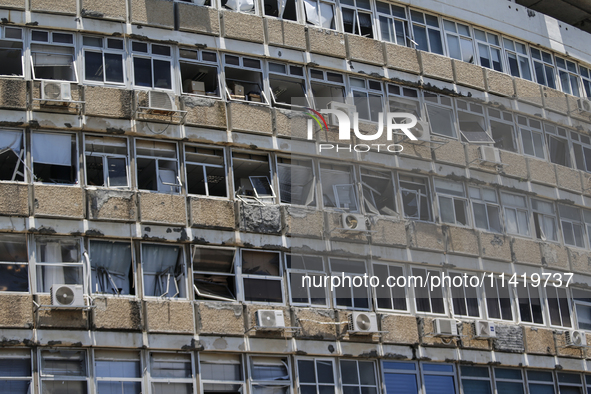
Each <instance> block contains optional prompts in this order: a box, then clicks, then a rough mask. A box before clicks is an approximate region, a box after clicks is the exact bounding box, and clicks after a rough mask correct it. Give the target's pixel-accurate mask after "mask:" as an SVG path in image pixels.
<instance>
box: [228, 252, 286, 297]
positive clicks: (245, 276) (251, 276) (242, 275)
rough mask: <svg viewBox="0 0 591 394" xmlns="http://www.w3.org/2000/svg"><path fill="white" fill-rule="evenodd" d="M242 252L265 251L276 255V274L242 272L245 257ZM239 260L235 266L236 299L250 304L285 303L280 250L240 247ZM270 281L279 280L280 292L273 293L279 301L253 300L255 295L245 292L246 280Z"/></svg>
mask: <svg viewBox="0 0 591 394" xmlns="http://www.w3.org/2000/svg"><path fill="white" fill-rule="evenodd" d="M244 252H247V253H248V252H255V253H265V254H269V255H270V254H275V255H277V259H278V260H277V270H278V274H277V275H271V274H269V273H266V274H264V273H248V272H244V271H245V270H244V263H245V258H244ZM239 256H240V257H239V262H238V264H237V268H236V272H237V273H238V277H239V280H238V283H237V288H238V290H237V292H238V294H239V296H238V299H239V300H240V301H244V302H247V303H250V304H265V305H285V296H284V294H285V287H284V283H283V259H282V255H281V253H280V252H276V251H271V250H262V249H240V254H239ZM261 280H264V281H270V282H279V285H280V287H279V292H280V294H279V295H278V296H277V295H275V298H276V299H279V298H280V299H281V301H279V302H277V301H270V300H253V299H252V298H253V296H256V295H252V296H250V295H249V294H247V293H248V292H247V287H246V285H245V282H246V281H261ZM271 290H275V289H271Z"/></svg>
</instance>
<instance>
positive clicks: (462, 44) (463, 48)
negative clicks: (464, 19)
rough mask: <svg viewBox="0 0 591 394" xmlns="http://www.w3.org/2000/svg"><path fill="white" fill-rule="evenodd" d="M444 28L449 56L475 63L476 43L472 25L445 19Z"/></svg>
mask: <svg viewBox="0 0 591 394" xmlns="http://www.w3.org/2000/svg"><path fill="white" fill-rule="evenodd" d="M443 28H444V29H445V38H446V41H447V52H448V54H449V56H450V57H452V58H454V59H458V60H462V61H464V62H466V63H471V64H475V63H476V59H475V58H474V44H473V43H472V32H471V31H470V26H468V25H465V24H463V23H459V22H454V21H450V20H447V19H444V20H443Z"/></svg>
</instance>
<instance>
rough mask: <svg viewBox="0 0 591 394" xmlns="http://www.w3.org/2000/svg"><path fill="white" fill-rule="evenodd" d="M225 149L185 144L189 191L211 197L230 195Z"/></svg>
mask: <svg viewBox="0 0 591 394" xmlns="http://www.w3.org/2000/svg"><path fill="white" fill-rule="evenodd" d="M225 158H226V156H225V153H224V150H223V149H219V148H214V147H206V146H199V145H188V144H187V145H185V168H186V171H187V174H186V175H187V191H188V193H189V194H197V195H201V196H210V197H228V186H227V182H226V164H225V163H226V162H225Z"/></svg>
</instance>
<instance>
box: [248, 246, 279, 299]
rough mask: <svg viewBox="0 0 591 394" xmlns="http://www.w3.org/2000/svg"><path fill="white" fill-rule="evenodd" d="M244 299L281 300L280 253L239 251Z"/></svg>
mask: <svg viewBox="0 0 591 394" xmlns="http://www.w3.org/2000/svg"><path fill="white" fill-rule="evenodd" d="M241 260H242V262H241V272H242V280H243V284H244V300H245V301H251V302H274V303H282V302H283V286H282V284H283V280H282V273H281V263H280V255H279V253H277V252H263V251H255V250H242V251H241Z"/></svg>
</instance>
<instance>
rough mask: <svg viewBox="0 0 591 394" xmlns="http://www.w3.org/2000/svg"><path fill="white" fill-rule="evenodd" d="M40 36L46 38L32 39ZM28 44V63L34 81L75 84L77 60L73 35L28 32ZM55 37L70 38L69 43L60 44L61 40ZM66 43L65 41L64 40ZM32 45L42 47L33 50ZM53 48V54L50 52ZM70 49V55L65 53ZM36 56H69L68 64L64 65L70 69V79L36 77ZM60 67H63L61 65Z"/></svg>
mask: <svg viewBox="0 0 591 394" xmlns="http://www.w3.org/2000/svg"><path fill="white" fill-rule="evenodd" d="M36 33H37V34H40V35H41V36H43V35H46V38H45V39H43V38H42V37H37V38H34V36H35V34H36ZM30 34H31V35H30V38H31V41H30V44H29V51H30V61H31V75H32V77H33V79H34V80H46V81H63V82H70V83H77V82H78V72H77V68H76V60H77V59H76V58H77V50H76V37H75V36H74V34H73V33H64V32H59V31H50V30H37V29H34V30H31V32H30ZM55 35H58V36H64V38H65V36H70V38H71V42H62V41H61V39H56V37H55ZM66 41H67V40H66ZM34 45H42V46H43V47H40V48H39V50H35V48H34V47H33V46H34ZM50 47H51V48H55V50H54V52H52V51H51V48H50ZM59 48H61V49H62V52H60V51H59ZM68 48H69V49H71V53H66V51H67V49H68ZM36 54H40V55H46V56H49V57H51V56H52V55H57V57H67V56H71V59H70V63H69V64H68V65H66V67H70V68H71V70H70V73H71V79H59V78H42V77H41V76H37V73H36V72H35V67H36V66H35V58H36ZM61 66H62V67H63V66H64V65H61ZM38 67H45V66H38Z"/></svg>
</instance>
